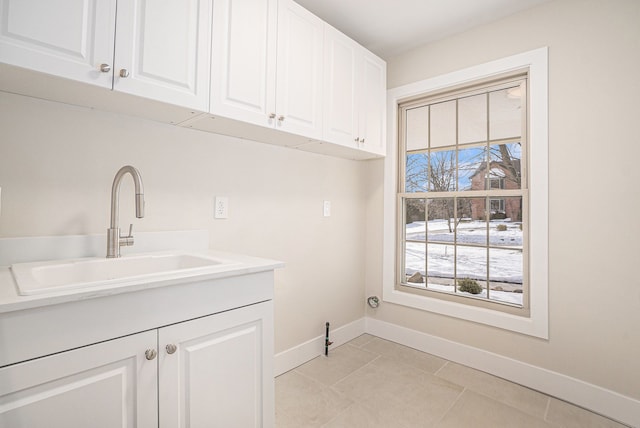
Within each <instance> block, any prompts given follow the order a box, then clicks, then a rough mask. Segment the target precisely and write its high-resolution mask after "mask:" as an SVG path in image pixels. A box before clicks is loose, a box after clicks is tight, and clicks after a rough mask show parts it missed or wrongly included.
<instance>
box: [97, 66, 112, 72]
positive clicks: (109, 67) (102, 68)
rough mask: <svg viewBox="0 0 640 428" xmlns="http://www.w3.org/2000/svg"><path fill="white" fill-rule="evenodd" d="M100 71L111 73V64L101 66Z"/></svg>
mask: <svg viewBox="0 0 640 428" xmlns="http://www.w3.org/2000/svg"><path fill="white" fill-rule="evenodd" d="M100 71H101V72H103V73H108V72H110V71H111V66H110V65H109V64H100Z"/></svg>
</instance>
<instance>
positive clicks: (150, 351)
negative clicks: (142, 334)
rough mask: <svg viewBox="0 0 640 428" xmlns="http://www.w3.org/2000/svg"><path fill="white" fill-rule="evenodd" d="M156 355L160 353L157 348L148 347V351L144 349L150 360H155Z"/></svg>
mask: <svg viewBox="0 0 640 428" xmlns="http://www.w3.org/2000/svg"><path fill="white" fill-rule="evenodd" d="M156 355H158V353H157V352H156V350H155V349H147V350H146V351H144V356H145V358H146V359H147V360H149V361H151V360H153V359H154V358H155V357H156Z"/></svg>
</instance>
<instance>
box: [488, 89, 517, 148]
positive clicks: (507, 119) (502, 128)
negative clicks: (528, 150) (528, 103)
mask: <svg viewBox="0 0 640 428" xmlns="http://www.w3.org/2000/svg"><path fill="white" fill-rule="evenodd" d="M521 104H522V96H521V91H520V87H518V86H516V87H513V88H509V89H502V90H500V91H495V92H491V93H490V94H489V138H490V139H491V140H501V139H504V138H514V137H515V138H518V137H520V136H521V135H522V108H521V107H522V106H521Z"/></svg>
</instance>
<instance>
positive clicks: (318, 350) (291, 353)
mask: <svg viewBox="0 0 640 428" xmlns="http://www.w3.org/2000/svg"><path fill="white" fill-rule="evenodd" d="M364 327H365V319H364V318H360V319H359V320H356V321H353V322H351V323H349V324H347V325H344V326H342V327H338V328H336V329H333V328H332V329H330V332H329V339H330V340H331V341H332V342H333V344H332V345H331V348H333V347H336V346H340V345H342V344H344V343H347V342H348V341H350V340H352V339H355V338H356V337H358V336H360V335H361V334H364ZM331 348H329V350H331ZM329 352H331V351H329ZM320 355H324V335H322V336H318V337H315V338H313V339H311V340H308V341H306V342H304V343H302V344H300V345H298V346H294V347H293V348H289V349H287V350H285V351H282V352H280V353H278V354H276V356H275V361H274V372H275V375H276V376H279V375H281V374H282V373H286V372H288V371H289V370H292V369H295V368H296V367H298V366H300V365H302V364H304V363H306V362H307V361H309V360H312V359H314V358H316V357H317V356H320Z"/></svg>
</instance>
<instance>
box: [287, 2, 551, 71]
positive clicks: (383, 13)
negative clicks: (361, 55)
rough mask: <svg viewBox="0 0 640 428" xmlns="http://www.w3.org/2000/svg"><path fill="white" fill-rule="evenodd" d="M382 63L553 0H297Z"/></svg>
mask: <svg viewBox="0 0 640 428" xmlns="http://www.w3.org/2000/svg"><path fill="white" fill-rule="evenodd" d="M295 1H296V2H297V3H299V4H301V5H302V6H304V7H305V8H306V9H308V10H310V11H311V12H313V13H314V14H315V15H317V16H319V17H320V18H322V19H323V20H324V21H326V22H328V23H329V24H331V25H333V26H334V27H336V28H337V29H339V30H340V31H342V32H343V33H345V34H346V35H348V36H349V37H351V38H352V39H355V40H357V41H358V42H359V43H360V44H361V45H363V46H364V47H366V48H367V49H369V50H370V51H372V52H374V53H376V54H377V55H379V56H381V57H382V58H384V59H389V58H391V57H393V56H395V55H398V54H400V53H402V52H404V51H407V50H409V49H412V48H414V47H417V46H420V45H422V44H425V43H428V42H431V41H434V40H438V39H442V38H444V37H447V36H450V35H452V34H455V33H460V32H463V31H465V30H467V29H470V28H472V27H475V26H478V25H482V24H486V23H489V22H491V21H495V20H498V19H500V18H502V17H505V16H507V15H511V14H513V13H516V12H519V11H521V10H525V9H529V8H531V7H533V6H536V5H538V4H541V3H544V2H547V1H549V0H295Z"/></svg>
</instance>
